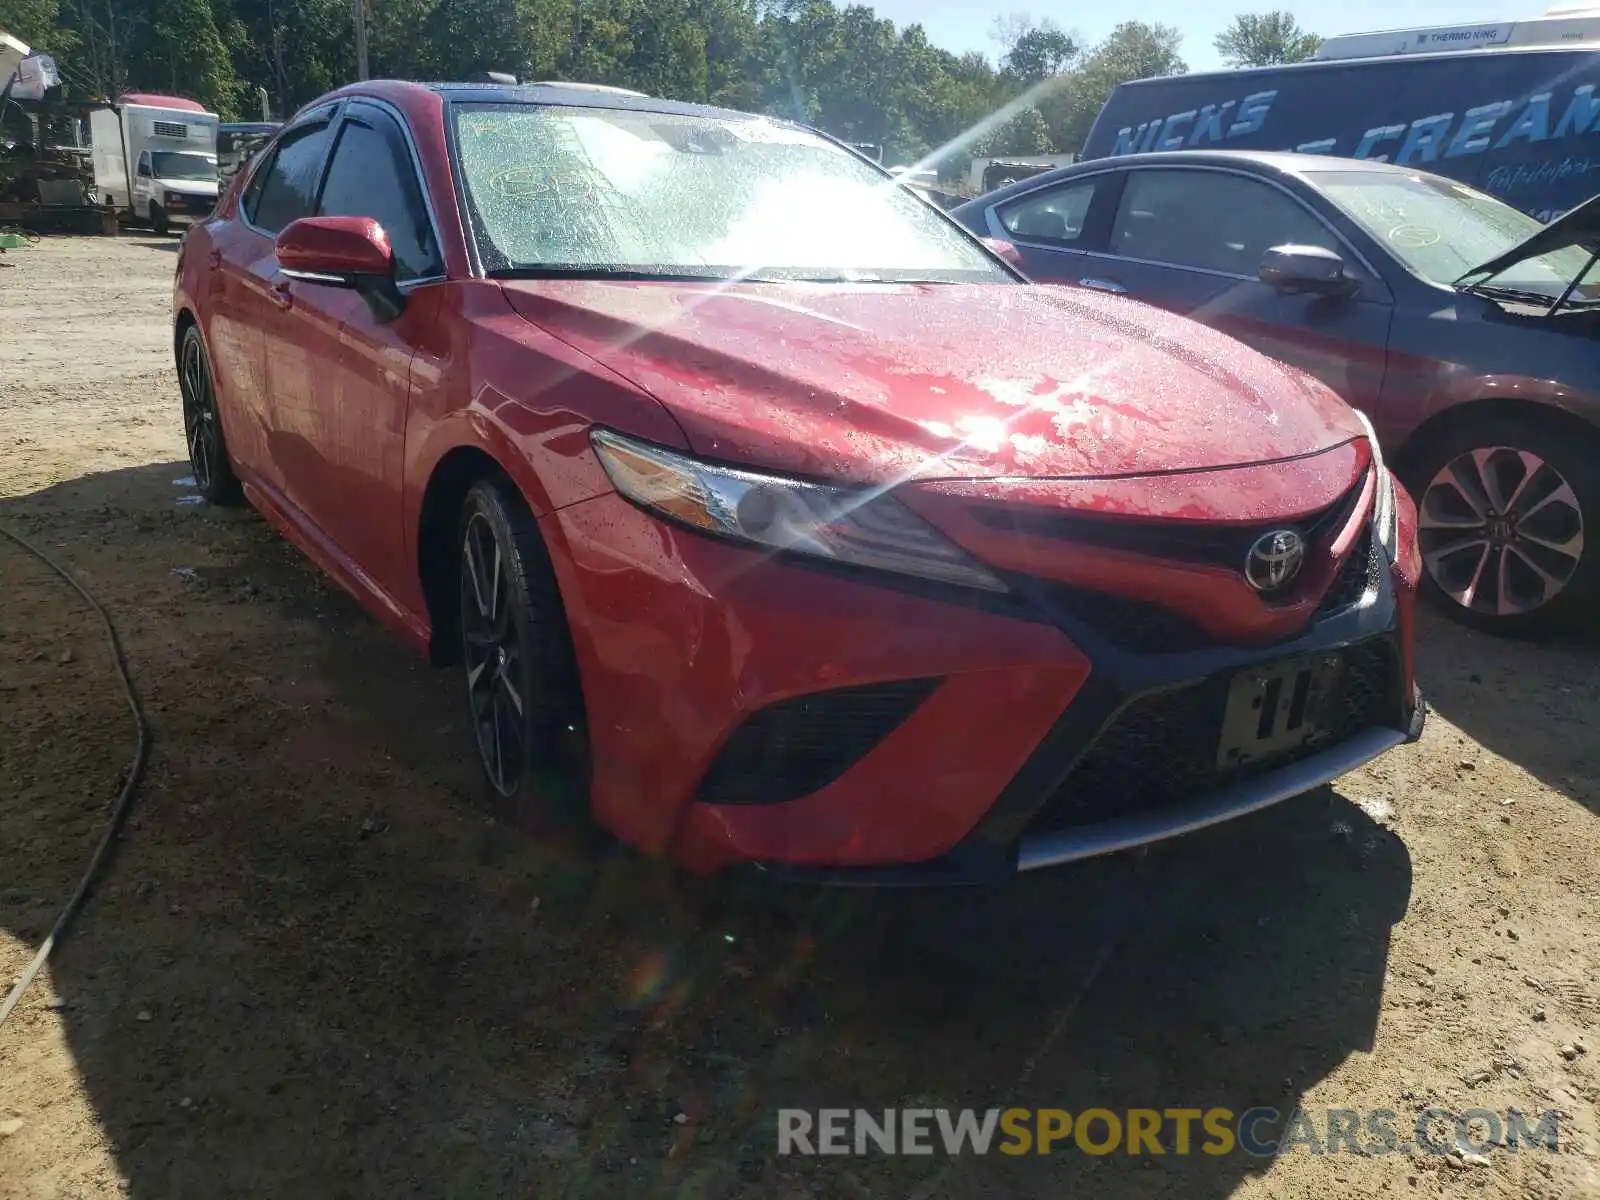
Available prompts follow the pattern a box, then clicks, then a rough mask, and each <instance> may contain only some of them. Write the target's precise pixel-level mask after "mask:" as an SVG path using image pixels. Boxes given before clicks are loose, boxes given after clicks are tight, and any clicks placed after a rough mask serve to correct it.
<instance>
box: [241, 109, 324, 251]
mask: <svg viewBox="0 0 1600 1200" xmlns="http://www.w3.org/2000/svg"><path fill="white" fill-rule="evenodd" d="M343 107H344V106H343V104H340V103H335V104H329V105H325V106H324V107H322V108H316V109H313V110H312V111H311V112H309V113H306V114H304V115H303V116H301V117H300V119H299V120H297V121H295V122H294V123H293V124H292V125H285V126H284V127H283V128H282V129H281V130H279V131H278V136H277V137H275V138H273V139H272V144H271V145H269V146H266V147H264V148H263V149H262V150H261V152H260V153H258V154H257V155H256V156H255V163H254V166H253V168H252V170H251V171H250V177H249V178H248V179H246V180H245V181H244V184H243V186H242V187H241V188H240V189H239V220H240V222H241V223H242V224H243V225H244V227H245V228H246V229H248V230H250V231H251V232H252V233H259V234H260V235H261V236H262V237H264V238H269V239H271V240H272V241H274V242H275V241H277V238H278V235H277V233H276V232H274V231H272V230H269V229H264V228H262V227H261V226H260V225H257V224H256V222H255V216H254V214H252V213H251V212H250V210H249V209H248V208H247V207H246V202H247V201H248V200H249V198H250V189H251V188H252V187H254V186H255V183H256V178H257V176H260V175H261V174H262V172H265V171H271V170H272V168H273V166H275V165H276V164H277V161H278V151H280V150H281V149H283V143H284V142H286V141H288V139H289V138H290V137H291V136H292V135H294V134H296V133H299V132H300V131H301V130H302V129H307V128H309V127H311V126H313V125H321V126H324V127H326V128H327V129H328V130H329V131H330V133H329V137H328V145H327V148H326V149H324V150H323V152H322V161H321V162H320V163H319V164H317V177H316V192H315V194H317V195H320V194H321V192H322V177H323V175H324V174H325V173H326V172H327V170H328V156H329V155H330V154H332V153H333V142H334V139H333V136H332V130H333V127H334V123H335V122H336V121H337V120H338V119H339V114H340V111H341V109H342V108H343ZM262 186H263V187H264V186H266V185H265V184H263V185H262Z"/></svg>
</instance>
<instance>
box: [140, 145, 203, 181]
mask: <svg viewBox="0 0 1600 1200" xmlns="http://www.w3.org/2000/svg"><path fill="white" fill-rule="evenodd" d="M150 171H151V173H152V174H153V175H154V176H155V177H156V178H157V179H204V180H206V181H207V182H211V181H214V180H215V179H216V177H217V164H216V161H215V160H214V159H210V158H207V157H206V156H205V155H204V154H185V153H184V152H183V151H181V150H157V151H155V152H154V153H152V154H151V155H150Z"/></svg>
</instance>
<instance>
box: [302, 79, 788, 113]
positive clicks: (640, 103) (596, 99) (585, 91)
mask: <svg viewBox="0 0 1600 1200" xmlns="http://www.w3.org/2000/svg"><path fill="white" fill-rule="evenodd" d="M424 93H432V94H433V95H436V96H438V97H439V98H440V99H442V100H444V101H446V102H448V103H452V104H545V105H560V106H565V107H569V108H610V109H627V110H631V111H634V112H654V113H662V114H665V115H668V116H684V117H715V118H719V119H722V120H733V121H753V120H760V119H763V118H760V117H759V116H758V115H757V114H754V113H747V112H739V111H737V110H736V109H731V108H716V107H714V106H712V105H709V104H688V103H685V102H683V101H680V100H664V99H661V98H660V97H657V96H640V95H631V94H629V93H628V92H625V91H599V90H597V89H595V88H593V87H587V86H584V85H582V84H564V83H516V84H511V83H452V82H447V81H440V82H414V81H411V80H400V79H371V80H367V81H365V82H363V83H355V84H350V85H348V86H346V87H343V88H340V89H338V90H337V91H335V92H330V93H329V94H328V95H327V96H324V97H321V99H322V100H328V99H331V98H333V97H348V96H360V95H368V96H375V97H378V98H379V99H387V100H390V101H391V102H395V103H400V104H404V102H405V100H406V99H408V98H414V97H416V96H418V95H419V94H424ZM764 119H766V120H780V118H772V117H768V118H764Z"/></svg>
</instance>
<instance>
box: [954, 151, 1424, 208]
mask: <svg viewBox="0 0 1600 1200" xmlns="http://www.w3.org/2000/svg"><path fill="white" fill-rule="evenodd" d="M1128 166H1141V167H1161V166H1180V167H1181V166H1190V167H1193V166H1216V167H1222V166H1231V167H1250V168H1254V169H1255V170H1256V171H1257V172H1259V173H1261V174H1278V175H1293V176H1296V177H1299V176H1304V175H1306V174H1309V173H1311V172H1315V171H1335V170H1337V171H1375V172H1393V173H1394V174H1397V175H1415V174H1417V173H1418V171H1419V170H1420V168H1417V167H1402V166H1396V165H1395V164H1393V163H1386V162H1377V161H1375V160H1373V159H1370V158H1340V157H1338V156H1336V155H1331V154H1296V153H1295V152H1294V151H1292V150H1157V151H1153V152H1151V153H1149V154H1122V155H1116V156H1114V157H1113V156H1107V157H1105V158H1090V159H1085V160H1084V161H1082V162H1075V163H1072V164H1071V165H1069V166H1065V167H1057V168H1056V169H1055V170H1053V171H1046V172H1044V173H1043V174H1042V175H1030V176H1029V177H1028V178H1027V179H1021V180H1018V181H1017V182H1016V183H1011V184H1007V185H1006V186H1005V187H1003V188H996V189H995V190H994V191H992V192H989V193H987V194H985V195H982V196H979V197H978V198H977V199H976V200H973V201H970V203H972V204H975V205H978V204H981V205H982V206H984V207H986V208H987V207H988V206H989V205H991V204H993V203H995V202H996V201H997V200H1006V199H1009V198H1010V197H1011V196H1014V195H1020V194H1022V193H1023V192H1030V191H1032V190H1033V189H1035V188H1038V187H1044V186H1048V185H1049V184H1052V183H1055V182H1056V181H1057V180H1062V179H1073V178H1076V177H1077V176H1079V175H1089V174H1092V173H1094V172H1096V171H1105V170H1109V169H1112V168H1118V167H1128Z"/></svg>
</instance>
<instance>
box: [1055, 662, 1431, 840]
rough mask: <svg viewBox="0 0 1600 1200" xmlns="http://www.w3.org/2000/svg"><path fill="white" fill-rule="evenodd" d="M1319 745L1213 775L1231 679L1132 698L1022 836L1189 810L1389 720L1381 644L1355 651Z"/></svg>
mask: <svg viewBox="0 0 1600 1200" xmlns="http://www.w3.org/2000/svg"><path fill="white" fill-rule="evenodd" d="M1344 653H1345V656H1346V666H1345V673H1344V677H1343V680H1342V681H1341V684H1340V688H1339V695H1338V699H1337V701H1336V705H1335V709H1334V713H1333V717H1332V719H1331V720H1330V721H1329V725H1328V730H1327V734H1326V736H1324V737H1323V738H1321V739H1319V740H1317V741H1315V742H1310V743H1306V744H1303V745H1301V746H1298V747H1296V748H1294V749H1292V750H1288V751H1285V752H1284V753H1283V754H1281V755H1279V756H1277V757H1276V758H1269V759H1261V760H1257V761H1254V762H1251V763H1250V764H1248V765H1247V766H1245V767H1242V768H1238V769H1235V770H1233V771H1229V772H1223V771H1221V770H1219V768H1218V766H1217V745H1218V742H1219V741H1220V739H1221V737H1222V721H1223V715H1224V712H1225V710H1226V705H1227V696H1228V684H1229V681H1230V679H1231V676H1227V675H1220V676H1217V677H1215V678H1212V679H1206V680H1202V681H1200V682H1198V683H1192V684H1187V685H1185V686H1183V687H1180V688H1176V689H1172V690H1169V691H1163V692H1153V693H1150V694H1148V695H1145V696H1142V697H1140V698H1138V699H1136V700H1134V701H1133V702H1132V703H1130V704H1128V705H1127V706H1126V707H1124V708H1123V709H1122V710H1121V712H1119V713H1118V714H1117V715H1116V716H1115V717H1114V718H1113V719H1112V721H1111V723H1110V724H1109V725H1107V726H1106V728H1105V729H1104V730H1103V731H1102V732H1101V733H1100V735H1099V736H1098V737H1097V738H1095V740H1094V742H1093V743H1092V744H1091V745H1090V747H1089V749H1088V750H1087V751H1085V752H1084V754H1083V756H1082V757H1081V758H1080V759H1079V760H1078V763H1077V765H1076V766H1075V767H1074V768H1073V769H1072V772H1071V774H1070V775H1068V776H1067V779H1066V781H1065V783H1063V784H1062V786H1061V787H1060V789H1058V790H1057V792H1056V794H1055V795H1054V796H1052V797H1051V798H1050V799H1049V800H1048V801H1047V802H1046V803H1045V805H1044V806H1043V808H1041V809H1040V810H1039V812H1038V813H1037V814H1036V815H1035V817H1034V819H1033V821H1032V822H1031V824H1030V830H1032V831H1035V832H1044V831H1048V830H1058V829H1068V828H1072V827H1075V826H1080V825H1092V824H1094V823H1096V822H1099V821H1107V820H1111V819H1113V818H1116V817H1124V816H1130V815H1132V814H1134V813H1140V812H1148V811H1152V810H1158V809H1162V808H1168V807H1171V806H1173V805H1176V804H1181V803H1183V802H1185V801H1188V800H1194V799H1197V798H1199V797H1200V796H1203V795H1204V794H1206V793H1207V792H1210V791H1212V790H1214V789H1215V788H1217V787H1220V786H1222V785H1223V784H1226V783H1233V782H1237V781H1238V780H1240V779H1244V778H1248V777H1250V776H1252V775H1259V774H1261V773H1262V772H1264V771H1271V770H1274V769H1276V768H1278V767H1282V766H1285V765H1287V764H1288V763H1291V762H1295V761H1297V760H1299V759H1301V758H1304V757H1306V756H1307V755H1310V754H1314V753H1316V752H1317V751H1319V750H1323V749H1326V748H1327V747H1328V746H1331V745H1336V744H1337V743H1339V742H1343V741H1346V740H1348V739H1349V738H1351V737H1353V736H1355V735H1356V734H1358V733H1360V732H1362V731H1363V730H1366V729H1370V728H1372V727H1373V726H1375V725H1382V724H1384V723H1386V722H1392V721H1394V720H1398V717H1397V715H1396V714H1397V713H1398V704H1399V701H1398V698H1397V691H1396V683H1395V680H1396V677H1397V672H1396V663H1395V659H1394V650H1393V647H1392V645H1391V643H1390V641H1389V639H1388V638H1387V637H1381V638H1373V639H1370V640H1368V641H1365V642H1360V643H1357V644H1356V645H1355V646H1352V647H1350V648H1349V649H1348V650H1346V651H1345V652H1344Z"/></svg>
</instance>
